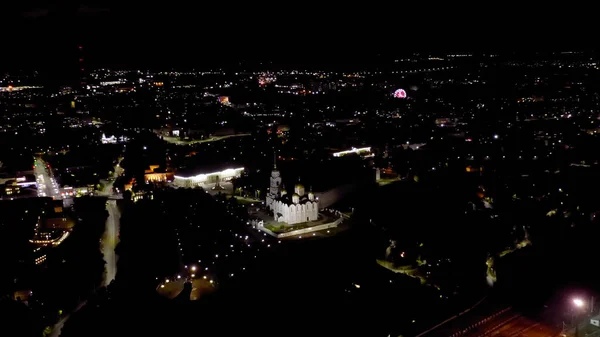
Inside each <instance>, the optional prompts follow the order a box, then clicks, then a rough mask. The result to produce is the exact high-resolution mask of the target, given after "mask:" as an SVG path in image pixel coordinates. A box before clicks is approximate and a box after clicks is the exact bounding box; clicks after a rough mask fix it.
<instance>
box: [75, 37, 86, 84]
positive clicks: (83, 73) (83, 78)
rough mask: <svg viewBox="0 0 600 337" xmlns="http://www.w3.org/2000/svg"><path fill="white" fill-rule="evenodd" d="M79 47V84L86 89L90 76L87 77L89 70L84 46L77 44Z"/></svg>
mask: <svg viewBox="0 0 600 337" xmlns="http://www.w3.org/2000/svg"><path fill="white" fill-rule="evenodd" d="M77 49H78V56H79V62H78V65H79V85H80V86H81V88H82V89H85V87H86V86H87V84H88V77H87V71H86V65H85V58H84V57H83V56H84V53H83V46H82V45H79V46H77Z"/></svg>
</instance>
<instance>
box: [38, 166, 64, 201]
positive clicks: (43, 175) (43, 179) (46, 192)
mask: <svg viewBox="0 0 600 337" xmlns="http://www.w3.org/2000/svg"><path fill="white" fill-rule="evenodd" d="M34 173H35V180H36V183H37V184H36V185H37V188H38V196H39V197H52V198H55V199H60V198H61V197H60V191H59V189H58V184H57V183H56V180H55V179H54V175H53V174H52V169H51V168H49V167H48V164H47V163H46V162H45V161H44V160H42V158H40V157H37V158H36V159H35V167H34Z"/></svg>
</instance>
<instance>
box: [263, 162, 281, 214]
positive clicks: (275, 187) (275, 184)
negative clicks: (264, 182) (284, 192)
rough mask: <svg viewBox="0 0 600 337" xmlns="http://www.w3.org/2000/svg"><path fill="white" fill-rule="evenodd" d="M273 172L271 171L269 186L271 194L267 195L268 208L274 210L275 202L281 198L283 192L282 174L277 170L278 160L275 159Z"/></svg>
mask: <svg viewBox="0 0 600 337" xmlns="http://www.w3.org/2000/svg"><path fill="white" fill-rule="evenodd" d="M273 159H274V163H273V171H271V184H270V186H269V192H268V193H267V200H266V202H267V207H268V208H272V207H271V205H272V204H273V201H275V199H277V197H278V196H279V192H280V190H281V174H280V173H279V171H278V170H277V158H273Z"/></svg>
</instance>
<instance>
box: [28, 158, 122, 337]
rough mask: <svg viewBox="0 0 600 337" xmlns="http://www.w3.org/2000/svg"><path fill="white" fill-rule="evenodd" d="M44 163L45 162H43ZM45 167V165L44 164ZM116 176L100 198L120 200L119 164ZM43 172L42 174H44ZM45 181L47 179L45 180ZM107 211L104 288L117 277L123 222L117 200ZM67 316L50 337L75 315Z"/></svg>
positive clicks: (82, 303) (104, 242)
mask: <svg viewBox="0 0 600 337" xmlns="http://www.w3.org/2000/svg"><path fill="white" fill-rule="evenodd" d="M38 163H40V159H39V158H38ZM42 163H43V162H42ZM43 165H45V163H43ZM35 171H36V178H37V177H38V167H37V165H36V169H35ZM44 171H45V170H44ZM113 172H114V174H113V177H112V179H110V181H108V183H107V184H106V185H105V186H104V190H102V191H100V192H98V193H97V195H98V196H106V197H113V198H114V197H116V198H117V199H120V198H121V196H120V195H115V194H114V192H113V191H112V188H113V184H114V179H115V178H116V177H118V176H120V175H121V174H123V169H122V168H121V167H120V166H119V165H118V164H117V165H116V166H115V169H114V171H113ZM42 173H43V172H40V174H42ZM44 179H45V178H44ZM106 210H107V211H108V218H107V219H106V229H105V231H104V236H103V237H102V245H101V250H102V254H103V255H104V261H105V262H106V263H105V265H104V279H103V283H102V285H103V286H106V285H108V284H109V283H110V281H112V280H114V279H115V275H116V274H117V255H116V254H115V247H116V246H117V243H118V242H119V235H118V234H119V224H120V220H121V212H120V211H119V208H118V207H117V201H116V200H108V201H107V202H106ZM86 303H87V300H86V301H82V302H80V303H79V305H78V306H77V307H76V308H75V310H73V313H75V312H77V311H78V310H79V309H81V308H82V307H83V306H84V305H85V304H86ZM73 313H71V314H68V315H65V316H64V317H63V318H62V319H60V320H59V321H58V322H57V323H56V324H55V325H54V327H53V328H52V332H51V333H50V335H49V337H59V336H60V332H61V330H62V327H63V326H64V324H65V323H66V322H67V320H68V319H69V317H70V316H71V315H72V314H73Z"/></svg>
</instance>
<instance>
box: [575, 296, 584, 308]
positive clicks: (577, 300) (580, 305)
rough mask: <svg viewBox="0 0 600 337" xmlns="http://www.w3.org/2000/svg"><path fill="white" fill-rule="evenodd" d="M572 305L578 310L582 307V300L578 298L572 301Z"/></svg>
mask: <svg viewBox="0 0 600 337" xmlns="http://www.w3.org/2000/svg"><path fill="white" fill-rule="evenodd" d="M573 303H574V304H575V305H576V306H577V307H579V308H581V307H583V300H581V299H580V298H575V299H573Z"/></svg>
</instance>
